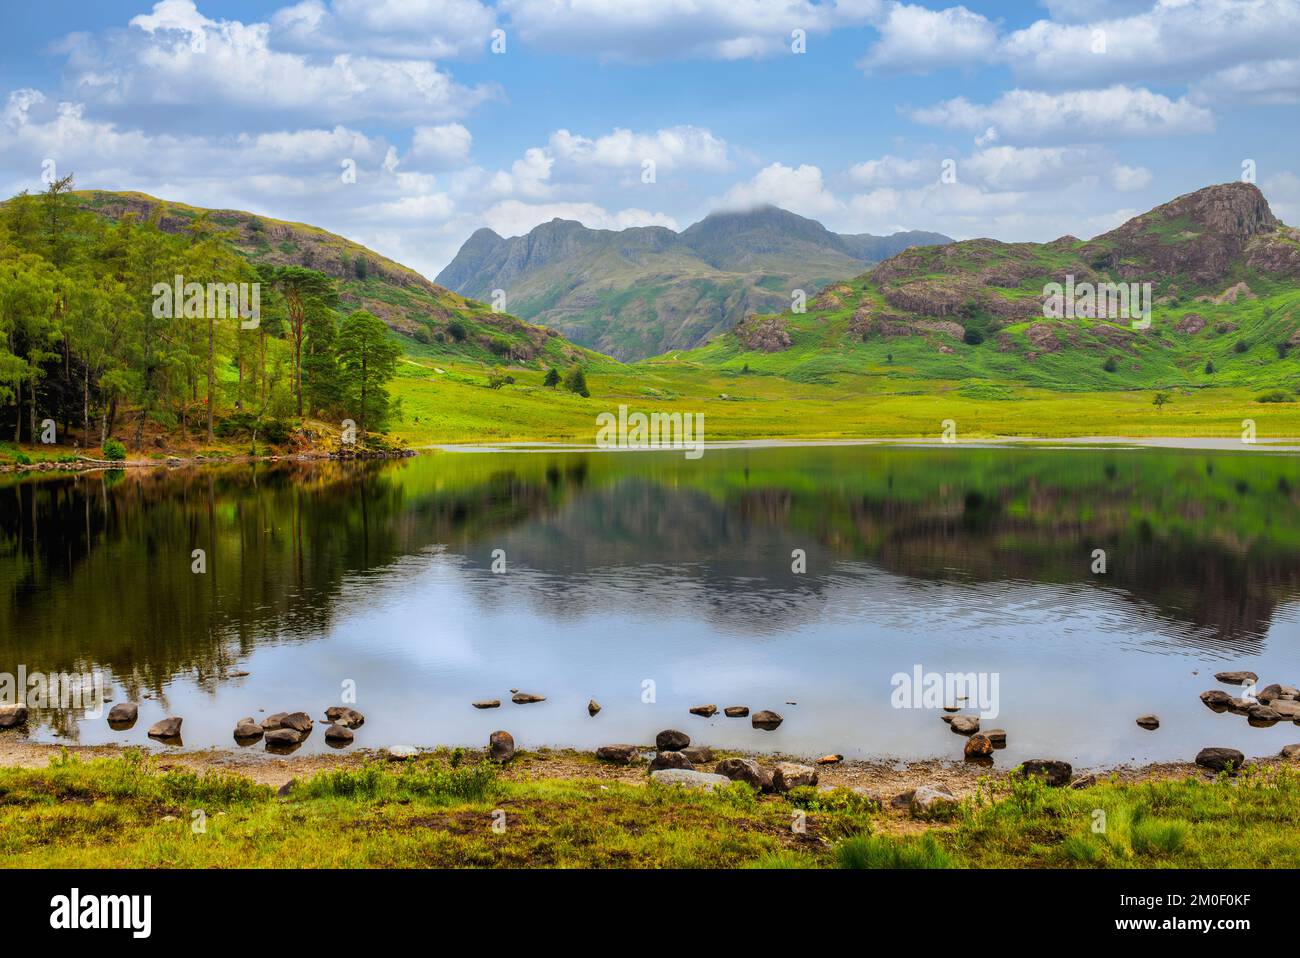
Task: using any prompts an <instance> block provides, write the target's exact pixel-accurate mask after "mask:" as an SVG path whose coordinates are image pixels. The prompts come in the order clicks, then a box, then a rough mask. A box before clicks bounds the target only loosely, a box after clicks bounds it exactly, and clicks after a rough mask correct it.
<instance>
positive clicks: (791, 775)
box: [772, 762, 817, 792]
mask: <svg viewBox="0 0 1300 958" xmlns="http://www.w3.org/2000/svg"><path fill="white" fill-rule="evenodd" d="M816 784H817V769H815V768H813V767H812V766H810V765H796V764H795V763H794V762H777V763H776V767H775V768H773V769H772V788H773V789H775V790H776V791H778V792H788V791H790V789H792V788H798V787H799V786H801V785H816Z"/></svg>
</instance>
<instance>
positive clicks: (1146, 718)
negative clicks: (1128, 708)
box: [1137, 715, 1160, 731]
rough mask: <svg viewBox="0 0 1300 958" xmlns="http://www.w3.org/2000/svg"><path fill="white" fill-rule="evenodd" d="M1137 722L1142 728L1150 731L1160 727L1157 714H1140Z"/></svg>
mask: <svg viewBox="0 0 1300 958" xmlns="http://www.w3.org/2000/svg"><path fill="white" fill-rule="evenodd" d="M1137 723H1138V725H1140V726H1141V727H1142V728H1144V729H1148V730H1150V731H1155V730H1156V729H1158V728H1159V727H1160V719H1159V717H1158V716H1155V715H1139V716H1138V719H1137Z"/></svg>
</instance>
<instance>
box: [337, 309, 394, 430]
mask: <svg viewBox="0 0 1300 958" xmlns="http://www.w3.org/2000/svg"><path fill="white" fill-rule="evenodd" d="M336 349H337V357H338V368H339V387H340V393H341V396H342V404H343V408H344V410H345V411H347V412H350V413H352V414H353V416H352V418H355V419H356V420H357V425H358V426H359V428H360V430H361V432H362V434H364V433H365V432H366V431H367V430H368V429H377V430H382V429H383V428H384V427H385V426H386V425H387V423H388V420H389V418H390V417H391V416H392V415H393V412H394V409H393V405H392V400H391V398H390V396H389V394H388V389H387V386H388V383H389V381H390V380H391V379H392V378H393V376H394V375H396V373H397V363H398V360H399V359H401V356H402V349H401V347H400V346H399V345H398V344H397V343H396V342H395V341H394V340H393V338H392V337H391V336H390V335H389V332H388V327H387V326H385V325H384V323H383V321H382V320H380V319H379V318H378V317H377V316H375V315H374V314H372V313H369V312H367V311H366V310H364V309H359V310H357V311H356V312H354V313H352V314H351V315H349V316H348V317H347V319H345V320H343V323H342V325H341V326H340V327H339V332H338V339H337V344H336Z"/></svg>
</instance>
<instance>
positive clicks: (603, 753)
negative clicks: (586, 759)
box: [596, 745, 641, 765]
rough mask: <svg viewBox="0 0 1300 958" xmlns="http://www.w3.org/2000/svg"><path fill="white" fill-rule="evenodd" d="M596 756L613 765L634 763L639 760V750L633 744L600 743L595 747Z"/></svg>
mask: <svg viewBox="0 0 1300 958" xmlns="http://www.w3.org/2000/svg"><path fill="white" fill-rule="evenodd" d="M596 758H598V759H600V760H601V761H602V762H613V763H614V764H615V765H634V764H636V763H637V762H639V761H641V750H640V749H639V748H638V747H637V746H635V745H602V746H601V747H600V748H598V749H596Z"/></svg>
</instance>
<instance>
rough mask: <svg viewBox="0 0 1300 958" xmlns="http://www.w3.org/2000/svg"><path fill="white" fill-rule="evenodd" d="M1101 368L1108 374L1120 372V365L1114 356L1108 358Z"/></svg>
mask: <svg viewBox="0 0 1300 958" xmlns="http://www.w3.org/2000/svg"><path fill="white" fill-rule="evenodd" d="M1101 368H1102V369H1104V370H1106V372H1108V373H1114V372H1119V363H1118V362H1117V361H1116V360H1115V357H1114V356H1107V357H1106V361H1105V362H1104V363H1102V364H1101Z"/></svg>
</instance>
